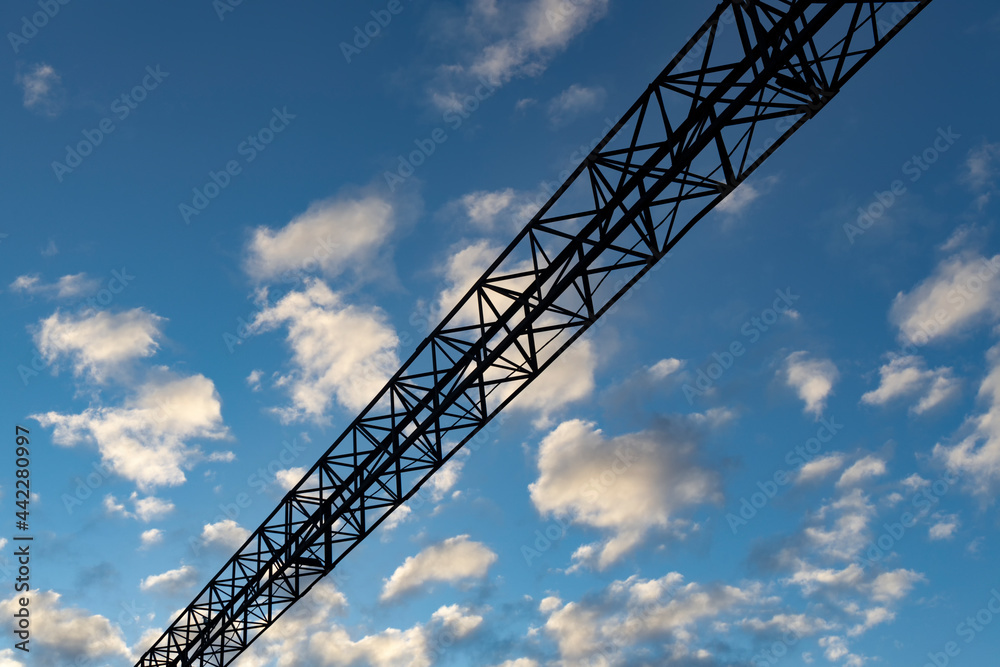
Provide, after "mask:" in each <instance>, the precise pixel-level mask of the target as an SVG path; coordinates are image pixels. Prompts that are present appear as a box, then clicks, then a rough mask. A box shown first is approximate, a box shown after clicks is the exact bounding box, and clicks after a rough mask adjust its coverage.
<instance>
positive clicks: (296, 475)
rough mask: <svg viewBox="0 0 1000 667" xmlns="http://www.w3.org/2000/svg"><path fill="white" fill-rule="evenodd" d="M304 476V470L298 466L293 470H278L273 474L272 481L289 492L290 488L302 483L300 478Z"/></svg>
mask: <svg viewBox="0 0 1000 667" xmlns="http://www.w3.org/2000/svg"><path fill="white" fill-rule="evenodd" d="M305 476H306V469H305V468H303V467H301V466H298V467H295V468H288V469H286V470H279V471H278V472H276V473H274V479H275V480H276V481H277V482H278V485H279V486H280V487H281V488H283V489H285V490H286V491H290V490H291V489H292V487H294V486H295V485H296V484H298V483H299V482H301V481H302V478H303V477H305Z"/></svg>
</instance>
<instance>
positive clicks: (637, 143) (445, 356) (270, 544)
mask: <svg viewBox="0 0 1000 667" xmlns="http://www.w3.org/2000/svg"><path fill="white" fill-rule="evenodd" d="M930 1H931V0H922V1H921V2H858V1H850V0H837V1H834V0H768V1H764V0H726V1H724V2H722V4H720V5H719V6H718V7H717V9H716V10H715V12H714V13H713V14H712V16H711V18H710V19H709V20H708V21H707V22H706V23H705V25H704V26H703V28H702V29H701V30H700V31H699V32H698V34H696V35H695V36H694V37H692V38H691V40H690V41H688V43H687V44H686V45H685V46H684V48H683V49H682V50H681V51H680V52H679V53H678V54H677V56H676V57H675V58H674V59H673V60H672V61H671V63H670V64H669V65H668V66H667V67H666V69H664V70H663V72H662V73H661V74H660V75H659V76H658V77H657V78H656V80H655V81H654V82H653V83H652V84H651V85H650V86H649V87H648V88H647V90H646V91H645V92H644V93H643V95H642V96H641V97H640V98H639V100H638V101H636V102H635V104H634V105H633V106H632V108H631V109H629V110H628V112H627V113H626V114H625V115H624V116H623V117H622V120H621V121H619V123H618V124H617V126H616V127H615V128H614V129H613V130H612V131H611V132H610V133H609V134H608V135H607V136H606V137H605V138H604V139H603V141H601V143H600V144H599V145H598V146H597V147H596V148H595V149H594V150H593V152H592V153H591V154H590V155H589V156H588V157H587V158H586V159H585V160H584V162H583V163H582V164H581V165H579V166H578V167H577V169H576V170H575V171H574V173H573V174H572V175H571V176H570V177H569V179H567V181H566V183H564V184H563V185H562V187H561V188H560V189H559V190H558V191H557V192H556V193H555V194H554V195H553V196H552V198H551V199H550V200H549V201H548V202H547V203H546V204H545V205H544V206H543V207H542V208H541V210H540V211H539V212H538V213H537V214H536V215H535V217H534V218H532V220H531V221H530V222H529V223H528V224H527V225H526V226H525V227H524V229H523V230H522V231H521V232H520V233H519V234H518V235H517V237H516V238H515V239H514V241H513V242H512V243H511V244H510V245H509V246H508V247H507V248H506V249H505V250H504V251H503V252H502V253H501V254H500V256H499V257H498V258H497V259H496V261H494V262H493V264H492V266H490V268H489V269H488V270H487V271H486V273H485V274H484V275H483V276H482V277H481V278H480V279H479V280H478V281H477V282H476V284H475V285H474V286H473V287H472V288H471V289H470V290H469V292H468V293H467V294H466V295H465V296H464V297H463V298H462V299H461V300H460V301H459V303H458V304H457V305H456V306H455V307H454V308H453V309H452V311H451V312H450V313H448V315H447V316H446V317H445V318H444V320H443V321H442V322H441V323H440V324H439V325H438V326H437V328H436V329H435V330H434V331H433V332H432V333H431V334H430V335H429V336H428V337H427V338H426V339H425V340H424V341H423V342H422V343H421V344H420V346H419V347H418V348H417V350H416V351H415V352H414V353H413V355H412V356H411V357H410V358H409V359H408V360H407V361H406V363H405V364H404V365H403V367H402V368H400V370H399V371H398V372H397V373H396V374H395V375H394V376H393V377H392V378H391V379H390V380H389V381H388V383H387V384H386V385H385V387H384V388H383V389H382V390H381V392H379V394H378V395H377V396H376V397H375V398H374V399H373V400H372V401H371V403H370V404H369V405H368V407H367V408H365V410H364V411H363V412H362V413H361V414H360V415H359V416H358V417H357V418H356V419H355V420H354V421H353V422H352V423H351V425H350V426H349V427H348V428H347V430H346V431H345V432H344V433H343V434H342V435H341V436H340V437H339V438H338V439H337V440H336V442H334V444H333V445H332V446H331V447H330V448H329V449H328V450H327V451H326V453H324V454H323V456H322V457H321V458H320V459H319V461H317V463H316V464H315V465H314V466H313V467H312V468H311V469H310V470H309V472H308V473H307V474H306V475H305V477H304V478H303V479H302V481H300V482H299V483H298V484H297V485H296V486H295V487H294V488H293V489H292V490H291V491H289V492H288V494H287V495H286V496H285V497H284V498H283V499H282V501H281V502H280V504H279V505H278V507H277V508H276V509H275V510H274V511H273V512H272V513H271V515H270V516H268V518H267V519H266V520H265V521H264V522H263V524H261V526H260V527H259V528H258V529H257V530H256V531H255V532H254V533H253V534H252V535H251V536H250V537H249V538H248V539H247V541H246V543H245V544H244V545H243V546H242V547H241V548H240V549H239V550H238V551H237V553H236V554H235V555H234V556H233V557H232V558H231V559H230V560H229V561H228V562H227V563H226V565H225V566H224V567H223V568H222V570H220V571H219V573H218V574H217V575H216V576H215V577H214V578H213V579H212V581H211V582H209V583H208V585H206V586H205V588H204V589H202V591H201V592H200V593H199V594H198V596H197V597H196V598H195V600H194V602H192V603H191V604H190V605H189V606H188V607H187V608H186V609H185V610H184V611H183V612H182V613H181V614H180V615H179V616H178V617H177V619H176V620H175V621H174V622H173V623H172V624H171V626H170V627H169V628H168V629H167V631H166V632H165V633H164V635H163V636H162V637H161V638H160V639H159V640H157V642H156V643H155V644H154V645H153V646H152V647H151V648H150V649H149V650H148V651H147V652H146V653H145V654H144V655H143V656H142V658H141V659H140V660H139V662H138V663H137V667H168V666H169V667H179V666H182V665H183V666H188V665H212V666H218V667H222V666H223V665H228V664H230V663H232V662H233V661H234V660H235V659H236V658H237V657H238V656H239V655H240V654H241V653H242V652H243V651H244V650H245V649H246V648H247V647H248V646H249V645H250V644H251V643H252V642H253V641H254V640H255V639H256V638H258V637H259V636H260V635H261V634H262V633H263V632H264V631H265V630H266V629H267V628H268V627H269V626H270V625H271V624H272V623H274V621H275V620H276V619H277V618H278V617H280V616H281V614H282V613H284V612H285V611H286V610H287V609H288V608H289V607H290V606H291V605H292V604H294V603H295V602H296V601H297V600H298V599H300V598H301V597H302V596H303V595H305V594H306V593H307V592H308V591H309V589H310V588H311V587H312V586H313V585H314V584H315V583H316V582H317V581H319V580H320V579H321V578H322V577H323V576H325V575H326V574H328V573H330V572H331V571H332V570H333V569H334V567H335V566H336V565H337V564H338V563H339V562H340V561H341V560H342V559H343V558H344V557H345V556H346V555H347V554H348V553H349V552H350V551H351V550H352V549H353V548H354V547H355V546H357V544H359V543H360V542H361V541H362V540H363V539H364V538H365V537H366V536H367V535H368V534H369V533H371V532H372V531H373V530H374V529H375V528H376V527H377V526H378V525H379V523H381V522H382V521H383V520H384V519H385V518H386V516H388V515H389V513H390V512H392V511H393V510H394V509H396V508H397V507H399V506H400V505H401V504H402V503H404V502H406V500H407V499H408V498H409V497H411V496H412V495H413V494H414V493H416V491H417V490H418V489H419V488H420V486H421V485H422V484H423V483H424V482H425V481H426V480H427V479H428V478H429V477H430V476H431V475H433V474H434V473H435V472H436V471H437V470H438V469H440V468H441V466H442V465H444V463H446V462H447V461H448V460H449V459H450V458H451V457H452V456H453V455H454V454H455V453H456V452H457V451H458V450H459V449H460V448H461V447H462V446H463V445H464V444H465V443H466V442H467V441H468V440H469V439H470V438H472V437H473V436H474V435H475V434H476V433H477V432H479V430H480V429H482V428H483V427H484V426H485V425H486V424H487V423H488V422H489V420H490V419H492V418H493V416H495V415H496V414H497V413H498V412H499V411H500V410H502V409H503V407H504V406H505V405H507V404H508V403H509V402H510V401H512V400H513V399H514V398H515V397H516V396H517V395H518V393H519V392H520V391H521V390H522V389H524V388H525V387H526V386H527V385H528V384H529V383H530V382H531V380H533V379H534V378H535V377H537V376H538V375H539V373H541V372H542V371H543V370H544V369H545V368H546V367H547V366H548V365H549V364H550V363H552V361H553V360H554V359H555V358H556V357H557V356H558V355H559V354H560V353H561V352H562V351H563V350H565V349H566V347H567V346H569V345H570V344H571V343H572V342H573V341H574V340H576V338H578V337H579V336H580V335H582V334H583V333H584V332H585V331H586V330H587V329H588V327H589V326H590V325H591V324H593V323H594V322H595V321H596V320H597V318H598V317H600V316H601V315H602V314H604V313H605V312H606V311H607V310H608V309H609V308H610V307H611V306H612V305H613V304H614V303H615V302H616V301H617V300H618V298H619V297H621V296H622V295H623V294H624V293H625V292H626V291H627V290H628V289H629V288H630V287H631V286H632V285H633V284H635V282H636V281H638V280H639V279H640V278H641V277H642V276H643V275H644V274H645V273H646V272H647V271H648V270H649V269H650V268H651V267H652V266H653V265H654V264H655V263H656V262H657V261H658V260H659V259H660V258H662V257H663V256H664V255H665V254H666V253H667V252H668V251H669V250H670V249H671V248H673V246H674V245H675V244H676V243H677V242H678V241H679V240H680V239H681V238H682V237H683V236H684V235H685V234H686V233H687V232H688V231H689V230H690V229H691V228H692V227H693V226H694V224H695V223H697V222H698V221H699V220H700V219H701V218H703V217H704V216H705V215H706V214H707V213H708V212H709V211H711V210H712V208H714V207H715V206H716V205H717V204H718V203H719V202H720V201H722V200H723V199H724V198H725V197H726V196H727V195H728V194H729V193H730V192H732V190H733V189H734V188H736V187H737V186H738V185H739V184H740V183H742V182H743V181H744V180H745V179H746V178H747V177H748V176H749V175H750V174H751V173H753V172H754V171H755V170H756V169H757V167H758V166H759V165H760V164H761V163H762V162H763V161H764V160H765V159H767V157H768V156H770V155H771V153H772V152H773V151H774V150H775V149H776V148H777V147H778V146H780V145H781V144H782V143H783V142H784V141H785V140H786V139H787V138H788V137H789V136H791V135H792V134H793V133H794V132H795V131H796V130H797V129H798V128H799V127H800V126H801V125H802V124H803V123H804V122H806V121H807V120H808V119H810V118H812V117H813V116H814V115H816V113H817V112H818V111H819V110H820V109H822V108H823V107H824V106H825V105H826V104H827V102H829V100H830V99H831V98H833V97H834V96H835V95H836V94H837V93H838V92H839V91H840V89H841V87H842V86H843V85H844V83H845V82H847V81H848V80H849V79H850V78H851V77H852V76H853V75H854V74H855V73H857V72H858V71H859V70H860V69H861V68H862V67H863V66H864V65H865V64H866V63H867V62H868V60H870V59H871V58H872V57H873V56H874V55H875V54H876V53H877V52H878V51H879V50H880V49H881V48H882V47H883V46H884V45H885V44H886V43H887V42H888V41H889V40H890V39H892V37H893V36H895V34H896V33H897V32H898V31H899V30H900V29H902V28H903V27H904V26H905V25H906V24H907V23H908V22H909V21H910V20H912V19H913V17H915V16H916V15H917V14H918V13H919V12H920V11H922V10H923V9H924V8H925V7H926V6H927V5H928V4H930Z"/></svg>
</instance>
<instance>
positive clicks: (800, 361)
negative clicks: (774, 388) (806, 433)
mask: <svg viewBox="0 0 1000 667" xmlns="http://www.w3.org/2000/svg"><path fill="white" fill-rule="evenodd" d="M808 356H809V355H808V353H807V352H804V351H799V352H793V353H791V354H790V355H788V357H787V358H786V359H785V367H784V376H785V382H786V383H787V384H788V386H789V387H792V388H793V389H795V390H796V392H798V395H799V398H801V399H802V400H803V401H805V404H806V409H805V411H806V412H811V413H812V414H814V415H816V418H817V419H818V418H819V417H820V415H822V414H823V410H824V409H826V399H827V397H828V396H829V395H830V394H831V393H832V392H833V385H834V383H835V382H836V381H837V380H838V379H839V378H840V373H839V372H838V371H837V367H836V366H835V365H834V364H833V362H832V361H830V360H828V359H807V357H808Z"/></svg>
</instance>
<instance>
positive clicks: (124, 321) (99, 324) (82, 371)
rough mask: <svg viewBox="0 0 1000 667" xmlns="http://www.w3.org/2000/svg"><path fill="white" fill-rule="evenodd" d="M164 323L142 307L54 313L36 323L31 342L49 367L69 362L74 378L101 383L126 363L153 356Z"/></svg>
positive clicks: (160, 318) (157, 346) (162, 319)
mask: <svg viewBox="0 0 1000 667" xmlns="http://www.w3.org/2000/svg"><path fill="white" fill-rule="evenodd" d="M165 321H166V320H164V318H162V317H158V316H156V315H153V314H152V313H150V312H148V311H146V310H143V309H142V308H134V309H132V310H128V311H125V312H122V313H109V312H107V311H96V310H87V311H83V312H81V313H78V314H67V313H61V312H60V311H58V310H57V311H56V312H55V313H53V314H52V315H51V316H49V317H48V318H46V319H44V320H42V321H41V322H39V325H38V326H37V327H36V329H35V332H34V339H35V345H36V346H37V347H38V351H39V352H41V354H42V357H43V358H44V359H45V360H46V361H47V362H49V363H50V364H55V363H56V362H58V361H59V360H61V359H64V358H65V359H69V360H70V361H71V362H72V365H73V371H74V373H75V374H76V375H77V376H87V377H89V378H90V379H92V380H93V381H95V382H103V381H105V380H106V379H107V378H108V377H109V376H110V375H112V374H115V373H117V372H118V371H119V370H120V369H121V368H122V366H123V365H124V364H126V363H127V362H130V361H133V360H135V359H139V358H144V357H150V356H152V355H153V354H155V353H156V350H157V349H158V348H159V343H158V342H157V339H158V338H159V337H160V336H161V327H162V325H163V322H165Z"/></svg>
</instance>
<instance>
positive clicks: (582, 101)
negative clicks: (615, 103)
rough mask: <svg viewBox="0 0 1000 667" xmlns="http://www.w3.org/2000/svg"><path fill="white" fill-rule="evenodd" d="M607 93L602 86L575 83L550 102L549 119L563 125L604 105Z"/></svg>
mask: <svg viewBox="0 0 1000 667" xmlns="http://www.w3.org/2000/svg"><path fill="white" fill-rule="evenodd" d="M606 97H607V93H606V92H605V90H604V88H602V87H600V86H593V87H589V88H588V87H587V86H581V85H580V84H577V83H574V84H573V85H572V86H570V87H569V88H567V89H566V90H564V91H563V92H562V93H560V94H559V95H557V96H556V97H554V98H552V101H550V102H549V106H548V113H549V120H550V121H551V122H552V124H553V125H555V126H559V125H563V124H565V123H567V122H569V121H571V120H573V119H574V118H576V117H578V116H580V115H582V114H585V113H588V112H592V111H598V110H600V108H601V107H602V106H604V100H605V98H606Z"/></svg>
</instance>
